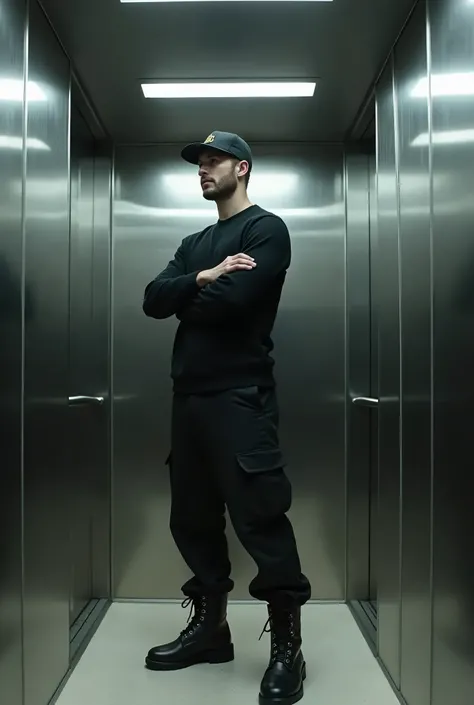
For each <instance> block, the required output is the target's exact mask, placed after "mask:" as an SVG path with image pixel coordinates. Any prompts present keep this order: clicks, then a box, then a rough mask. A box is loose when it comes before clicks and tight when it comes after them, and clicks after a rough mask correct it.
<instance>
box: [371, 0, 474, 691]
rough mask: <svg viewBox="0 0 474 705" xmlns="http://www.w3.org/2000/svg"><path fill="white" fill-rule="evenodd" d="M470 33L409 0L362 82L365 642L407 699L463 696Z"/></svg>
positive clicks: (473, 13)
mask: <svg viewBox="0 0 474 705" xmlns="http://www.w3.org/2000/svg"><path fill="white" fill-rule="evenodd" d="M427 5H428V7H427ZM427 9H428V14H426V10H427ZM427 19H428V21H427ZM473 28H474V4H473V3H472V2H468V0H444V1H443V2H441V1H440V0H431V1H429V2H428V3H427V4H426V3H425V2H420V3H419V5H418V7H417V10H416V11H415V13H414V15H413V16H412V19H411V21H410V24H409V25H408V27H407V29H406V30H405V32H404V34H403V35H402V37H401V39H400V41H399V43H398V45H397V47H396V49H395V53H394V57H392V58H393V60H392V62H391V64H390V66H389V67H388V69H387V71H386V73H385V75H384V76H383V78H382V80H381V82H380V83H379V86H378V91H377V92H378V96H377V112H378V115H377V133H378V151H379V154H378V167H379V172H378V196H379V204H378V205H379V214H378V215H379V236H380V248H379V266H380V275H381V279H380V282H381V285H380V289H379V290H380V297H381V304H382V305H381V309H380V314H381V321H380V384H381V405H380V413H381V415H380V423H381V428H380V479H381V490H380V513H379V517H380V529H379V530H380V536H381V537H382V538H381V543H380V546H381V550H380V553H379V556H380V559H379V653H380V657H381V659H382V661H383V662H384V664H385V665H386V667H387V669H388V670H389V672H390V674H391V675H392V677H393V679H394V681H395V682H396V684H397V685H398V686H399V687H400V689H401V692H402V694H403V696H404V697H405V698H406V700H407V702H408V703H409V705H429V704H431V705H444V704H445V703H448V702H449V703H450V705H467V704H468V703H470V702H471V700H472V693H473V692H474V666H473V661H472V634H473V632H474V612H473V595H474V567H473V566H474V562H473V561H472V559H471V554H472V547H471V544H472V540H471V536H472V533H473V529H474V524H473V519H472V517H473V513H472V506H471V505H472V502H471V497H472V495H473V489H474V486H473V485H474V483H473V479H472V478H473V474H472V448H471V446H472V442H471V437H472V427H473V425H474V416H473V414H474V411H473V405H472V388H473V385H474V380H473V379H472V376H473V375H472V359H473V357H474V334H473V330H474V325H473V324H474V295H473V290H474V289H473V283H472V282H473V273H472V263H473V261H474V240H473V237H472V234H473V227H474V206H473V200H472V183H473V181H474V51H473V46H474V29H473ZM427 40H428V41H427ZM399 353H400V354H399ZM399 411H400V415H399V413H398V412H399ZM399 436H400V441H401V455H399V454H398V441H399ZM399 546H401V549H402V550H401V553H400V550H399Z"/></svg>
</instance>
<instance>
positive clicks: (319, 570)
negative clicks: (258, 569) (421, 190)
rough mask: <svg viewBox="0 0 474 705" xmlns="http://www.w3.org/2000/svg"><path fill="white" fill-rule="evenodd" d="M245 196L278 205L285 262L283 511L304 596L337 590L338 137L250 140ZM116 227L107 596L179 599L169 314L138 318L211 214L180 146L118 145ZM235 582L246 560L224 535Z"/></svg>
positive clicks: (340, 388)
mask: <svg viewBox="0 0 474 705" xmlns="http://www.w3.org/2000/svg"><path fill="white" fill-rule="evenodd" d="M255 155H256V161H255V169H254V173H253V174H252V179H251V182H250V196H251V198H253V200H255V201H258V202H259V203H260V205H262V206H263V207H266V208H268V209H270V210H275V211H276V212H277V213H280V214H281V215H282V216H283V217H284V218H285V220H286V221H287V223H288V225H289V228H290V232H291V236H292V242H293V264H292V267H291V269H290V274H289V277H288V280H287V284H286V287H285V291H284V295H283V299H282V304H281V309H280V314H279V318H278V322H277V325H276V331H275V342H276V360H277V377H278V383H279V388H280V402H281V411H282V419H281V425H282V442H283V445H284V447H285V451H286V452H287V454H288V456H289V460H290V462H289V473H290V476H291V479H292V481H293V485H294V506H293V510H292V513H291V518H292V520H293V522H294V525H295V530H296V533H297V537H298V540H299V546H300V551H301V556H302V561H303V565H304V570H305V571H306V572H307V573H308V575H309V577H310V578H311V580H312V582H313V597H314V598H320V599H335V600H340V599H343V598H344V594H345V589H344V587H345V586H344V583H345V468H344V462H345V458H344V446H345V438H344V406H345V387H344V385H345V370H344V362H345V361H344V337H345V334H344V325H345V321H344V315H345V314H344V303H345V301H344V295H345V291H344V290H345V283H344V257H345V254H344V250H345V245H344V240H345V222H344V204H343V179H342V154H341V150H340V149H339V148H337V147H317V146H311V145H293V146H283V145H267V146H256V147H255ZM115 169H116V181H115V201H114V235H113V240H114V243H113V248H114V249H113V306H114V311H113V321H114V336H113V346H114V347H113V389H114V393H113V398H114V414H113V415H114V426H113V434H114V441H113V449H114V495H113V502H114V562H113V565H114V594H115V596H116V597H117V598H177V597H179V595H180V586H181V584H182V582H183V580H184V579H185V577H186V576H187V569H186V568H185V566H184V565H183V563H182V559H181V558H180V556H179V554H178V552H177V550H176V548H175V546H174V544H173V541H172V538H171V536H170V534H169V529H168V521H169V501H170V497H169V483H168V476H167V470H166V468H165V465H164V462H165V459H166V456H167V454H168V450H169V412H170V399H171V391H170V390H171V381H170V378H169V367H170V358H171V349H172V342H173V336H174V332H175V329H176V322H175V321H173V320H168V321H164V322H159V323H158V322H156V321H151V320H147V319H146V318H145V316H144V315H143V313H142V310H141V302H142V297H143V290H144V286H145V285H146V284H147V283H148V281H149V280H150V279H152V278H153V277H154V276H155V275H156V274H157V273H158V272H159V271H160V270H161V269H162V268H163V267H164V266H165V265H166V264H167V262H168V260H169V259H170V258H171V257H172V256H173V254H174V252H175V250H176V247H177V245H178V244H179V242H180V240H181V239H182V238H183V236H185V235H186V234H190V233H191V232H193V231H196V230H199V229H201V228H203V227H204V226H205V225H206V224H207V223H209V222H212V221H213V220H214V219H215V217H216V216H215V210H214V208H213V207H212V205H210V204H206V202H205V201H203V199H202V197H201V195H200V193H199V188H198V182H197V177H196V175H195V173H193V170H192V167H189V166H187V165H186V164H185V163H184V162H182V161H181V159H180V158H179V149H178V146H172V147H167V146H158V147H119V148H117V151H116V164H115ZM230 533H231V535H230V549H231V554H232V559H233V565H234V577H235V579H236V589H235V592H234V594H233V597H234V598H244V599H245V598H248V590H247V586H248V582H249V580H250V579H251V577H252V576H253V574H254V566H253V563H252V562H251V561H250V559H249V558H248V557H247V556H246V554H244V551H243V549H241V548H240V546H239V545H238V544H237V541H236V539H235V537H234V534H233V532H230Z"/></svg>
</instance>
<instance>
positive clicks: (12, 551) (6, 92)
mask: <svg viewBox="0 0 474 705" xmlns="http://www.w3.org/2000/svg"><path fill="white" fill-rule="evenodd" d="M0 18H1V19H0V86H1V88H0V92H2V93H3V95H1V97H0V173H1V184H2V185H1V188H0V370H1V372H0V439H1V440H0V465H1V471H0V536H1V537H2V540H1V548H0V566H1V567H0V702H2V703H19V702H21V697H22V662H21V658H22V655H21V571H22V569H21V482H22V476H21V465H22V463H21V386H22V364H21V357H22V244H21V243H22V236H21V231H22V208H21V205H22V190H21V188H19V185H20V184H21V182H22V170H23V153H22V149H21V146H22V138H23V101H22V94H23V90H22V89H23V70H24V62H23V54H24V33H25V5H24V3H21V2H17V0H0ZM5 81H9V82H11V83H9V84H5V83H4V82H5ZM7 86H9V87H10V88H9V89H7Z"/></svg>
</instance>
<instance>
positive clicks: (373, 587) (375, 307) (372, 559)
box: [369, 116, 379, 610]
mask: <svg viewBox="0 0 474 705" xmlns="http://www.w3.org/2000/svg"><path fill="white" fill-rule="evenodd" d="M374 117H375V116H374ZM375 152H376V149H375V140H374V141H373V143H372V144H371V145H370V153H369V238H370V242H369V259H370V390H369V391H370V396H371V397H372V398H374V399H378V398H379V328H378V325H379V304H378V299H377V294H378V292H377V255H378V212H377V163H376V154H375ZM369 504H370V506H369V600H370V602H371V604H372V607H373V608H374V609H375V610H376V609H377V590H378V587H377V546H378V541H379V526H378V516H379V414H378V411H377V413H375V412H372V413H371V415H370V499H369Z"/></svg>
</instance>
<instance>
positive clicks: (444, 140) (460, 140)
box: [411, 129, 474, 147]
mask: <svg viewBox="0 0 474 705" xmlns="http://www.w3.org/2000/svg"><path fill="white" fill-rule="evenodd" d="M473 142H474V129H471V130H443V131H441V130H440V131H438V132H433V135H432V143H433V145H437V146H438V145H443V144H444V145H453V144H459V145H463V144H471V143H473ZM429 143H430V135H429V133H428V132H423V133H422V134H421V135H418V137H416V138H415V139H414V140H413V142H412V143H411V146H412V147H428V145H429Z"/></svg>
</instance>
